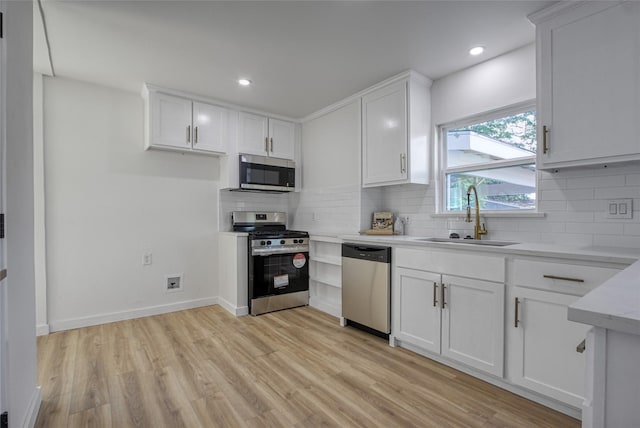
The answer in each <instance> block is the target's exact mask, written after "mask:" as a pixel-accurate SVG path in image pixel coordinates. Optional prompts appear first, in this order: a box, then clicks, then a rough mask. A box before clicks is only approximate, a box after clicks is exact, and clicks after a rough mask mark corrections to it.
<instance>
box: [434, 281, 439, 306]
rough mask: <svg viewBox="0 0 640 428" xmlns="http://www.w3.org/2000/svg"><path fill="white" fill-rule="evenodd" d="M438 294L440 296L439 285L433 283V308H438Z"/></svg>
mask: <svg viewBox="0 0 640 428" xmlns="http://www.w3.org/2000/svg"><path fill="white" fill-rule="evenodd" d="M437 294H438V283H437V282H434V283H433V307H434V308H435V307H437V306H438V299H437V297H436V296H437Z"/></svg>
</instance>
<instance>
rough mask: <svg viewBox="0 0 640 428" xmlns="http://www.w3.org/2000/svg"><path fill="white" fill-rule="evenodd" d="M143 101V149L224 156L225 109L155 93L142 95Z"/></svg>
mask: <svg viewBox="0 0 640 428" xmlns="http://www.w3.org/2000/svg"><path fill="white" fill-rule="evenodd" d="M145 101H146V103H147V106H146V113H145V114H146V117H145V121H146V122H147V126H146V129H147V136H146V141H145V148H146V149H149V148H157V149H164V150H179V151H182V152H200V153H203V154H213V155H219V154H224V153H226V151H227V139H228V138H227V134H228V110H227V109H225V108H222V107H218V106H214V105H211V104H206V103H201V102H197V101H192V100H190V99H187V98H182V97H178V96H174V95H169V94H165V93H163V92H158V91H155V90H149V91H147V92H146V93H145Z"/></svg>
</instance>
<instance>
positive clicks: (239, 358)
mask: <svg viewBox="0 0 640 428" xmlns="http://www.w3.org/2000/svg"><path fill="white" fill-rule="evenodd" d="M38 365H39V367H38V376H39V382H40V385H41V386H42V406H41V408H40V413H39V416H38V420H37V423H36V426H37V427H53V428H57V427H67V426H70V427H89V426H91V427H118V428H120V427H154V428H155V427H172V428H173V427H217V426H228V427H235V426H248V427H272V426H274V427H312V426H339V427H351V426H363V427H396V426H412V427H578V426H579V422H578V421H576V420H575V419H572V418H569V417H567V416H565V415H562V414H560V413H557V412H555V411H553V410H550V409H547V408H545V407H543V406H540V405H538V404H536V403H533V402H531V401H528V400H526V399H524V398H521V397H518V396H516V395H514V394H511V393H509V392H506V391H504V390H501V389H499V388H497V387H494V386H492V385H489V384H487V383H485V382H483V381H480V380H478V379H475V378H473V377H471V376H468V375H466V374H463V373H460V372H458V371H456V370H453V369H451V368H448V367H446V366H443V365H441V364H438V363H436V362H433V361H431V360H429V359H427V358H424V357H421V356H419V355H417V354H414V353H412V352H409V351H407V350H404V349H400V348H391V347H389V346H388V345H387V342H386V341H384V340H382V339H379V338H376V337H374V336H371V335H368V334H365V333H363V332H360V331H358V330H355V329H353V328H350V327H347V328H341V327H340V326H339V325H338V321H337V319H336V318H333V317H331V316H329V315H326V314H324V313H322V312H319V311H316V310H314V309H312V308H309V307H304V308H297V309H291V310H287V311H281V312H275V313H271V314H266V315H261V316H259V317H240V318H235V317H233V316H231V315H230V314H228V313H227V312H226V311H225V310H224V309H222V308H221V307H219V306H210V307H205V308H199V309H193V310H188V311H182V312H174V313H170V314H165V315H159V316H153V317H147V318H140V319H135V320H129V321H121V322H116V323H111V324H104V325H100V326H95V327H87V328H81V329H77V330H69V331H64V332H58V333H53V334H50V335H48V336H42V337H39V338H38Z"/></svg>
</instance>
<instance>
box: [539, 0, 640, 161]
mask: <svg viewBox="0 0 640 428" xmlns="http://www.w3.org/2000/svg"><path fill="white" fill-rule="evenodd" d="M561 3H563V4H560V5H555V6H552V7H551V8H549V9H546V10H543V11H541V12H538V13H536V14H533V15H531V16H530V19H531V21H532V22H533V23H534V24H536V32H537V50H538V56H537V59H538V70H537V75H538V94H537V98H538V164H537V166H538V168H540V169H553V168H559V167H573V166H582V165H605V164H610V163H614V162H623V161H636V160H640V121H639V120H638V118H639V117H640V61H639V60H638V58H640V3H638V2H582V3H580V4H578V5H576V4H573V3H569V2H561ZM565 3H568V7H567V4H565Z"/></svg>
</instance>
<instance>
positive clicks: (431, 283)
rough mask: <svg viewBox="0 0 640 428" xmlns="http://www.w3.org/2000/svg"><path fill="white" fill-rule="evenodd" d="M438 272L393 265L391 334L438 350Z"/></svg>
mask: <svg viewBox="0 0 640 428" xmlns="http://www.w3.org/2000/svg"><path fill="white" fill-rule="evenodd" d="M440 276H441V275H440V274H435V273H431V272H424V271H420V270H414V269H405V268H397V269H396V272H395V275H394V281H393V298H392V302H393V305H394V307H393V310H392V313H393V320H392V322H393V327H394V336H395V337H396V338H397V339H399V340H401V341H403V342H406V343H410V344H412V345H415V346H419V347H420V348H422V349H424V350H425V351H430V352H434V353H436V354H439V353H440V329H441V327H440V324H441V323H440V304H439V300H438V299H439V297H438V296H439V294H438V292H439V287H440Z"/></svg>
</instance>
